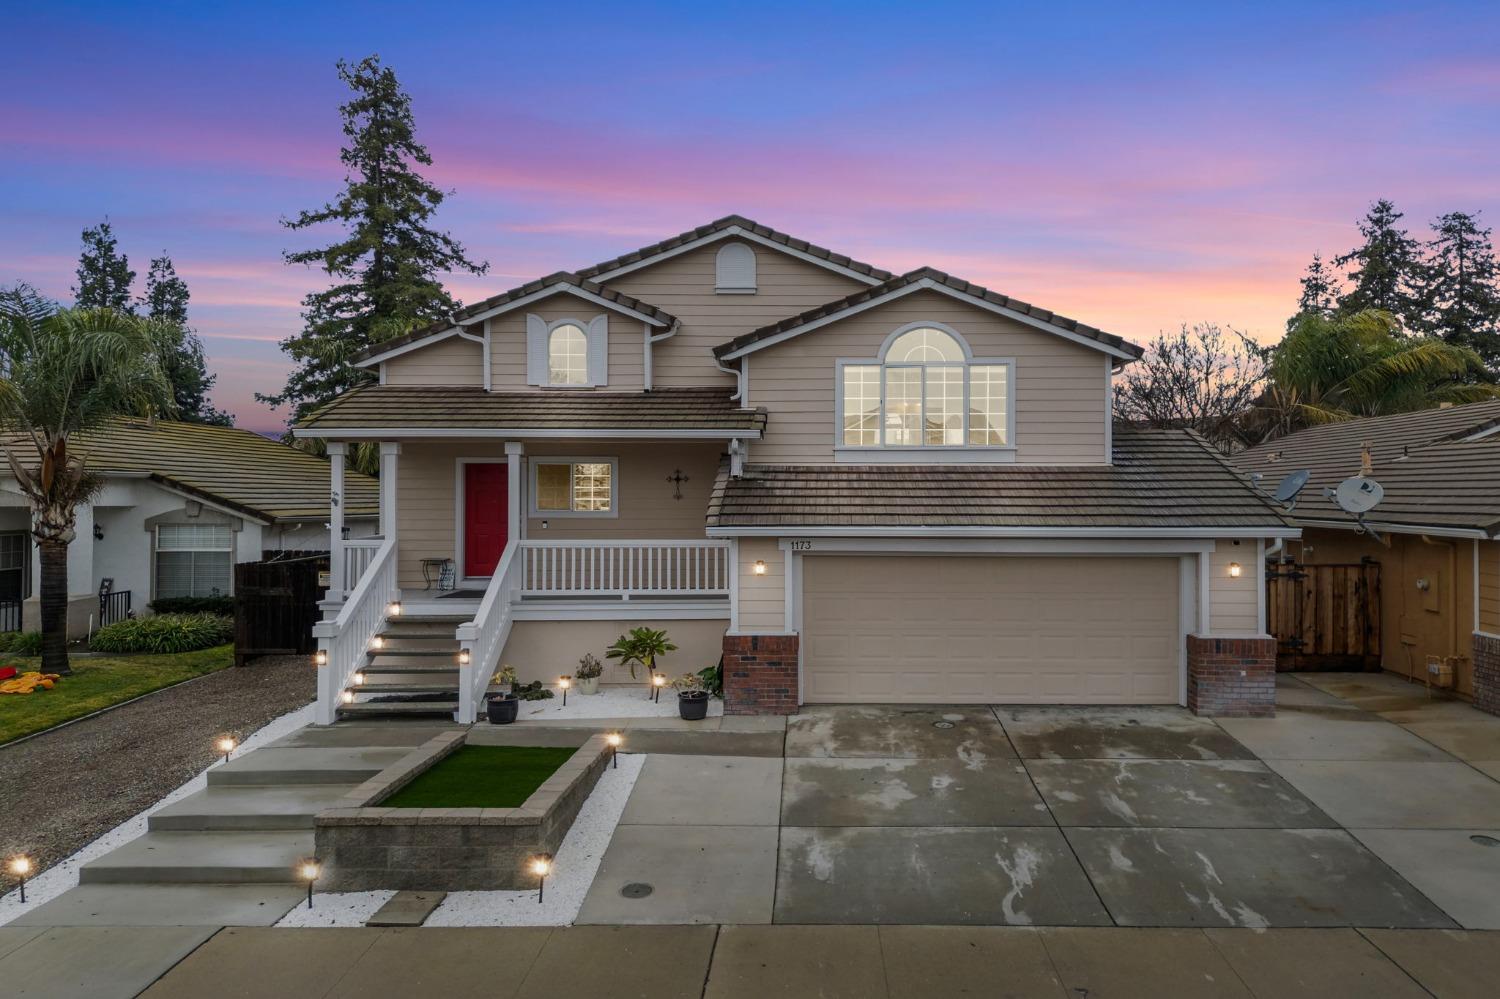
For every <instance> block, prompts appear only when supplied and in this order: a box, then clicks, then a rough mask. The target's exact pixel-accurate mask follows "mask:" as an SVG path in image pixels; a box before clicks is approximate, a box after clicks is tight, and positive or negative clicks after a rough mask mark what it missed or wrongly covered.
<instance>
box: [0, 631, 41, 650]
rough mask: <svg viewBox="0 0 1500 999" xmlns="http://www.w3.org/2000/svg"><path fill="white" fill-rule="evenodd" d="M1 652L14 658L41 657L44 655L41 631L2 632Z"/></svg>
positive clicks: (0, 634)
mask: <svg viewBox="0 0 1500 999" xmlns="http://www.w3.org/2000/svg"><path fill="white" fill-rule="evenodd" d="M0 652H9V653H10V654H11V655H13V656H39V655H41V654H42V633H41V632H40V631H6V632H0Z"/></svg>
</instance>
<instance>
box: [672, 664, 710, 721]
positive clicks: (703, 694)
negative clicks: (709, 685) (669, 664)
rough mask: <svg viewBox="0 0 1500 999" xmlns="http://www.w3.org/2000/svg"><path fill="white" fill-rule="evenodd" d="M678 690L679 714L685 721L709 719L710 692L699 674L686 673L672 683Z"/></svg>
mask: <svg viewBox="0 0 1500 999" xmlns="http://www.w3.org/2000/svg"><path fill="white" fill-rule="evenodd" d="M672 686H673V687H676V688H677V713H678V714H679V715H681V716H682V720H683V721H702V720H703V719H704V718H707V717H708V691H706V690H704V689H703V678H702V677H701V676H699V675H698V674H697V673H684V674H683V675H682V676H679V677H678V678H677V679H675V680H673V681H672Z"/></svg>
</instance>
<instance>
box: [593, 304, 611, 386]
mask: <svg viewBox="0 0 1500 999" xmlns="http://www.w3.org/2000/svg"><path fill="white" fill-rule="evenodd" d="M588 338H589V384H590V385H608V384H609V317H608V316H595V317H594V318H593V319H590V320H589V330H588Z"/></svg>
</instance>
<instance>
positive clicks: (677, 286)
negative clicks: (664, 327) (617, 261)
mask: <svg viewBox="0 0 1500 999" xmlns="http://www.w3.org/2000/svg"><path fill="white" fill-rule="evenodd" d="M722 245H723V243H722V242H716V243H710V244H708V245H707V246H704V247H701V248H699V249H696V250H689V251H688V252H687V253H683V254H680V255H678V256H676V257H671V258H669V259H667V260H663V261H662V262H661V263H658V264H652V265H651V266H649V267H643V268H641V269H640V270H638V271H632V272H631V273H629V274H623V275H621V276H620V277H618V278H615V279H614V280H612V281H609V282H607V284H608V285H609V286H610V287H611V288H614V289H616V290H618V291H622V292H624V293H625V294H627V295H632V296H634V297H636V298H639V299H641V300H642V301H645V302H650V303H651V304H652V305H655V306H656V307H657V308H660V309H664V310H666V311H667V312H669V313H671V314H672V315H674V316H676V317H677V318H678V319H679V320H681V321H682V327H681V329H679V330H678V332H677V334H676V335H675V336H673V337H671V338H670V339H667V340H663V341H661V342H660V343H657V344H656V345H655V346H653V347H652V362H651V366H652V372H653V377H652V382H653V384H654V385H655V386H657V387H659V388H673V387H684V386H693V385H722V384H728V383H729V382H730V380H731V378H730V376H728V375H726V374H724V373H723V372H721V371H720V370H719V369H718V367H717V366H716V365H715V363H714V357H713V348H714V347H716V346H718V345H719V344H721V343H724V342H725V341H727V340H732V339H734V338H735V337H737V336H739V335H740V334H742V333H748V332H750V331H751V330H754V329H759V328H760V327H762V326H766V325H769V324H770V323H774V322H776V321H778V320H781V319H785V318H787V317H788V316H793V315H796V314H797V313H799V312H805V311H806V310H808V309H811V308H814V307H816V306H819V305H823V304H825V303H827V302H831V301H833V300H835V299H838V298H842V297H844V296H845V295H848V294H850V293H851V292H854V291H858V290H859V289H861V288H865V287H868V285H866V284H865V283H863V282H860V281H856V280H855V279H854V278H851V277H845V276H843V275H841V274H838V273H836V272H834V271H831V270H828V269H827V268H825V267H820V266H818V265H817V264H811V263H808V262H806V261H803V260H799V259H797V258H796V257H792V256H788V255H787V254H785V253H781V252H779V251H777V250H773V249H770V248H769V247H764V246H760V245H757V244H754V243H750V244H747V245H749V246H750V247H751V248H752V249H753V250H754V251H755V259H756V292H755V294H753V295H727V294H726V295H721V294H718V293H717V292H715V291H714V258H715V256H716V254H717V253H718V251H719V248H720V247H721V246H722Z"/></svg>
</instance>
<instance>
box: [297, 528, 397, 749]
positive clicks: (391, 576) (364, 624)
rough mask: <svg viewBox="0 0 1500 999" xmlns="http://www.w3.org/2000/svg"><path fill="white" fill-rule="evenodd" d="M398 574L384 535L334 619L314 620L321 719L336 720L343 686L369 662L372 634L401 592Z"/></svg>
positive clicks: (393, 550) (327, 722) (392, 549)
mask: <svg viewBox="0 0 1500 999" xmlns="http://www.w3.org/2000/svg"><path fill="white" fill-rule="evenodd" d="M400 592H401V591H400V589H399V587H398V586H397V577H396V542H395V539H393V538H392V539H386V540H384V541H382V542H381V543H380V547H379V548H377V549H376V550H375V555H374V557H372V558H371V559H370V563H369V567H368V568H367V569H366V570H365V572H364V574H363V575H361V576H360V578H359V584H358V585H357V586H355V587H354V592H353V593H351V594H349V599H348V600H346V601H345V602H344V606H343V607H342V608H340V610H339V615H338V617H336V618H334V619H333V620H332V621H319V622H318V623H316V624H314V625H313V637H314V638H316V639H317V640H318V652H319V657H320V658H321V659H323V660H324V661H323V662H322V664H321V665H319V666H318V707H317V720H318V724H319V725H332V724H333V723H334V721H335V720H336V719H337V717H338V710H339V704H340V703H342V699H343V694H344V691H345V689H347V688H348V686H349V680H350V678H351V677H352V676H353V675H354V671H355V670H357V669H359V667H360V666H361V665H362V664H363V663H364V662H365V658H366V656H368V654H369V651H370V640H371V639H372V638H374V637H375V636H376V635H378V634H380V630H381V629H382V628H383V627H384V626H385V617H386V610H387V608H389V607H390V605H391V603H392V602H393V601H395V600H397V599H398V598H399V597H400Z"/></svg>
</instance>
